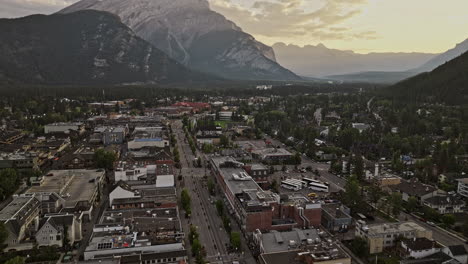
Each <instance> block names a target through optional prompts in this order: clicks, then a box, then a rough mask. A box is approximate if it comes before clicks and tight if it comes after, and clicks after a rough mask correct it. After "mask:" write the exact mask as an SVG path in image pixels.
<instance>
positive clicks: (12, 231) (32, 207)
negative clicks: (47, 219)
mask: <svg viewBox="0 0 468 264" xmlns="http://www.w3.org/2000/svg"><path fill="white" fill-rule="evenodd" d="M39 207H40V202H39V200H38V199H36V198H35V197H34V196H30V197H24V196H21V197H20V196H14V197H13V200H12V201H11V202H10V203H9V204H8V205H7V206H5V207H4V208H3V209H2V210H1V211H0V222H1V223H3V224H4V225H5V228H6V231H7V233H8V237H7V239H6V241H5V244H7V245H8V246H9V247H14V246H16V245H18V244H19V243H20V242H21V241H22V240H23V239H24V238H25V237H28V236H32V234H33V233H35V231H36V229H37V226H38V224H39V211H40V208H39Z"/></svg>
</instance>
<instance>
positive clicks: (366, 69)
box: [273, 39, 468, 84]
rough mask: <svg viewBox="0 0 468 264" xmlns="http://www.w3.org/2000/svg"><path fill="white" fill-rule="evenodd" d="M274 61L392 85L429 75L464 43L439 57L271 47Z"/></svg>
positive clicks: (467, 47) (327, 75) (312, 72)
mask: <svg viewBox="0 0 468 264" xmlns="http://www.w3.org/2000/svg"><path fill="white" fill-rule="evenodd" d="M273 49H274V50H275V53H276V56H277V58H278V61H279V62H280V63H281V64H282V65H284V66H285V67H288V68H289V69H291V70H292V71H293V72H295V73H297V74H299V75H302V76H308V77H318V78H324V79H331V80H339V81H344V82H370V83H386V84H392V83H396V82H398V81H401V80H404V79H406V78H409V77H411V76H415V75H417V74H418V73H421V72H426V71H431V70H433V69H435V68H436V67H438V66H440V65H442V64H443V63H445V62H447V61H449V60H451V59H453V58H455V57H457V56H459V55H461V54H462V53H464V52H466V51H468V39H467V40H465V41H464V42H462V43H460V44H458V45H457V46H456V47H455V48H454V49H451V50H448V51H447V52H445V53H442V54H428V53H369V54H359V53H355V52H353V51H346V50H337V49H329V48H327V47H325V46H324V45H322V44H319V45H317V46H311V45H307V46H304V47H299V46H296V45H285V44H284V43H276V44H275V45H273Z"/></svg>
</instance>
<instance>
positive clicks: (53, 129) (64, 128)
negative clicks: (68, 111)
mask: <svg viewBox="0 0 468 264" xmlns="http://www.w3.org/2000/svg"><path fill="white" fill-rule="evenodd" d="M71 131H77V132H79V133H82V132H84V124H83V123H80V122H74V123H73V122H70V123H64V122H62V123H53V124H48V125H45V126H44V133H46V134H54V133H60V134H69V133H70V132H71Z"/></svg>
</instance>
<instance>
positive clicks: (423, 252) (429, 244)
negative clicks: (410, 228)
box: [400, 237, 442, 259]
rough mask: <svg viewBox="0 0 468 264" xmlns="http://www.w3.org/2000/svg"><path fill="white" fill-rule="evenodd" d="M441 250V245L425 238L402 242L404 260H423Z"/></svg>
mask: <svg viewBox="0 0 468 264" xmlns="http://www.w3.org/2000/svg"><path fill="white" fill-rule="evenodd" d="M441 250H442V246H441V245H440V244H438V243H437V242H436V241H434V240H430V239H427V238H425V237H419V238H412V239H402V240H401V242H400V256H401V257H404V258H413V259H421V258H425V257H428V256H430V255H433V254H435V253H437V252H440V251H441Z"/></svg>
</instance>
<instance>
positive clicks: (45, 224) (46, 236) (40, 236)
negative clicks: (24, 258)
mask: <svg viewBox="0 0 468 264" xmlns="http://www.w3.org/2000/svg"><path fill="white" fill-rule="evenodd" d="M65 236H66V238H65ZM35 237H36V242H37V244H38V246H58V247H63V246H64V244H63V243H64V241H66V240H67V241H68V244H69V245H73V243H75V241H79V240H81V238H82V237H81V222H80V221H79V220H78V219H77V218H76V217H75V216H74V215H73V214H52V215H48V216H45V217H44V218H43V219H42V220H41V221H40V224H39V230H38V231H37V233H36V235H35Z"/></svg>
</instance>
